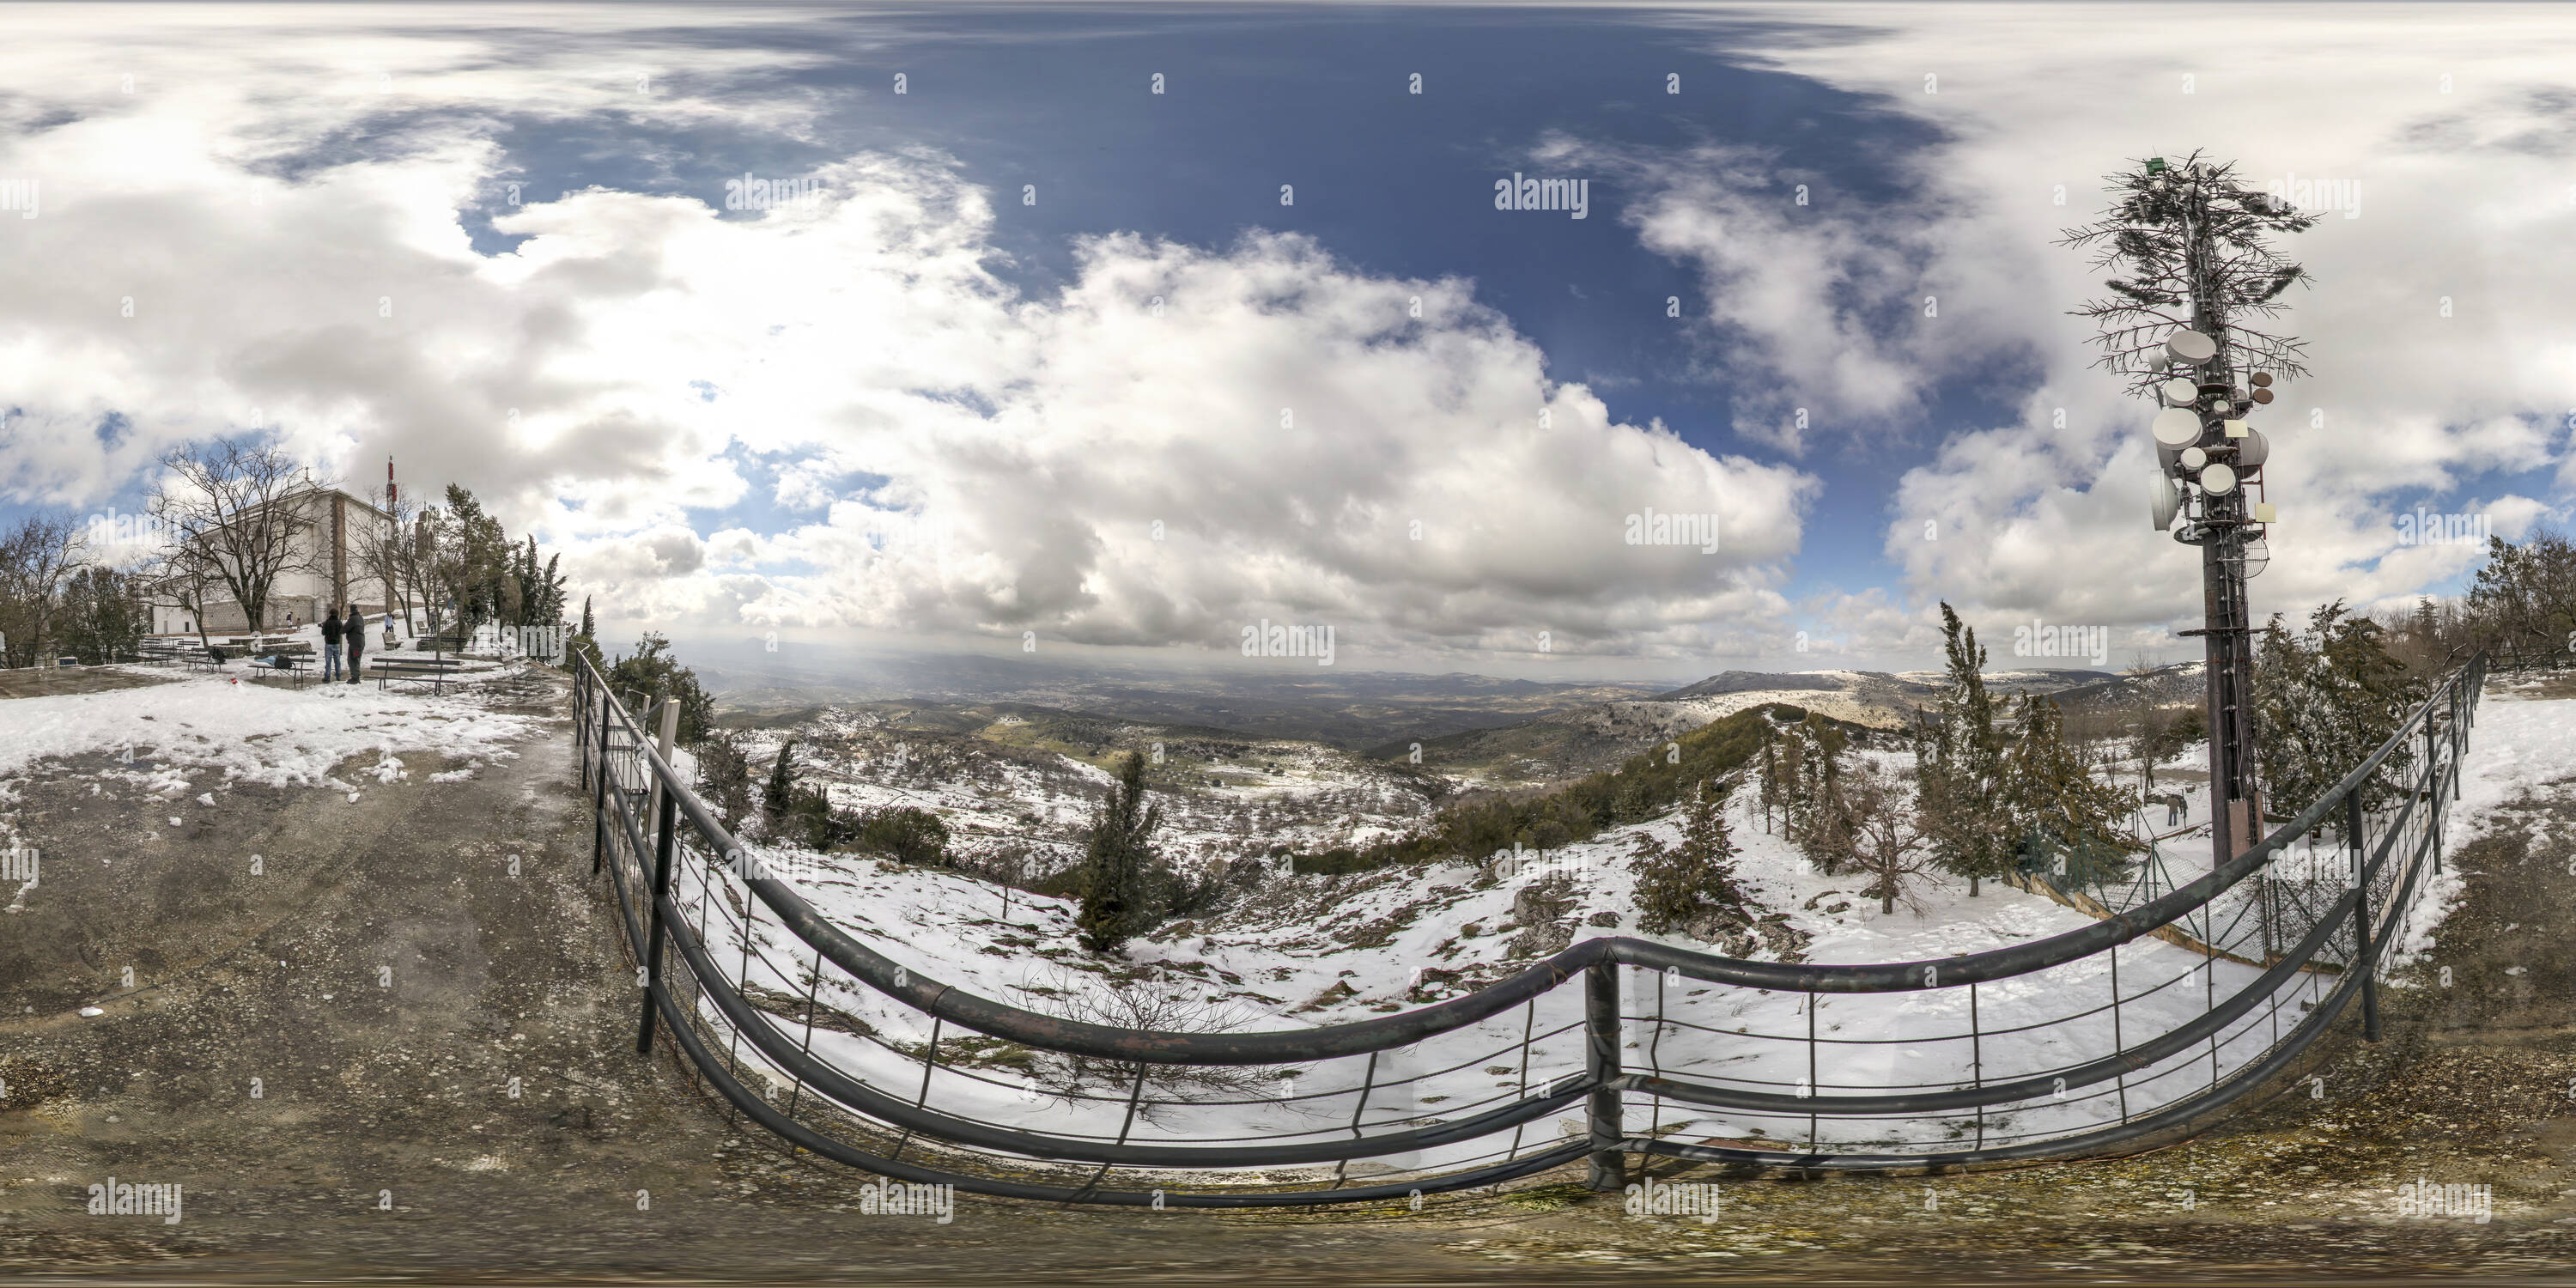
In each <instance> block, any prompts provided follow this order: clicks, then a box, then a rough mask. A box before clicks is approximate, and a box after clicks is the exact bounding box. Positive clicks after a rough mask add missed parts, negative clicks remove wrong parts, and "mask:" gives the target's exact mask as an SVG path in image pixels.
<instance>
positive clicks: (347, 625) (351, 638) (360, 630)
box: [340, 604, 367, 684]
mask: <svg viewBox="0 0 2576 1288" xmlns="http://www.w3.org/2000/svg"><path fill="white" fill-rule="evenodd" d="M340 635H341V638H342V641H343V642H344V643H346V644H347V645H348V646H349V683H351V684H356V683H357V682H358V657H359V655H360V654H362V653H365V652H366V651H367V618H366V615H365V614H363V613H360V612H359V611H358V606H357V605H356V604H351V605H349V619H348V620H347V621H345V622H342V623H340Z"/></svg>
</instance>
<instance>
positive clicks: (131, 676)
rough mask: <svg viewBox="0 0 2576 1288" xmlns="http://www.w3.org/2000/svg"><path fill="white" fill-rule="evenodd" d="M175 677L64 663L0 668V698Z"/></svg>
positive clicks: (102, 690) (94, 690) (151, 682)
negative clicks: (43, 667)
mask: <svg viewBox="0 0 2576 1288" xmlns="http://www.w3.org/2000/svg"><path fill="white" fill-rule="evenodd" d="M174 678H175V677H172V676H166V675H154V674H152V673H150V672H147V671H141V670H137V669H135V668H132V667H114V666H64V667H49V668H47V669H45V670H41V671H39V670H34V669H25V670H16V671H0V699H5V698H50V697H53V696H55V695H57V694H64V693H105V692H106V691H108V690H109V689H140V688H144V687H146V686H148V685H154V684H169V683H171V682H172V681H173V679H174Z"/></svg>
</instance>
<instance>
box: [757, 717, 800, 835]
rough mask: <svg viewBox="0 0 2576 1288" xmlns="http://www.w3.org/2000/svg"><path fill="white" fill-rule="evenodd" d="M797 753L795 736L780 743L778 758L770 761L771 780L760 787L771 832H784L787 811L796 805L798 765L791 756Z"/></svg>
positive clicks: (763, 810) (780, 833) (761, 806)
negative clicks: (792, 761) (792, 760)
mask: <svg viewBox="0 0 2576 1288" xmlns="http://www.w3.org/2000/svg"><path fill="white" fill-rule="evenodd" d="M795 754H796V740H795V739H793V738H790V739H788V740H787V741H785V742H783V743H780V744H779V745H778V759H777V760H775V761H772V762H770V766H769V781H768V782H767V783H766V784H763V785H762V787H761V789H760V809H761V812H762V813H763V814H765V815H767V816H768V818H769V833H770V835H772V836H779V835H783V834H784V829H785V827H786V825H787V813H788V811H789V810H791V809H793V808H795V805H796V766H795V765H794V764H793V763H791V761H790V757H793V756H794V755H795Z"/></svg>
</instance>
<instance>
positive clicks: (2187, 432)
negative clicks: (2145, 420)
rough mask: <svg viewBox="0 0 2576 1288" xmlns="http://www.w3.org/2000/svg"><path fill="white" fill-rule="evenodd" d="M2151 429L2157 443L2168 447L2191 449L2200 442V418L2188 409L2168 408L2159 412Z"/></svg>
mask: <svg viewBox="0 0 2576 1288" xmlns="http://www.w3.org/2000/svg"><path fill="white" fill-rule="evenodd" d="M2151 428H2152V429H2153V430H2154V431H2155V435H2156V441H2157V442H2159V443H2162V444H2164V445H2165V446H2167V447H2177V448H2179V447H2189V446H2191V445H2192V444H2194V443H2197V442H2199V441H2200V417H2199V416H2198V415H2197V414H2195V413H2194V412H2193V411H2192V410H2191V409H2190V408H2188V407H2167V408H2165V409H2164V410H2163V411H2160V412H2157V413H2156V419H2155V421H2154V423H2153V424H2152V426H2151Z"/></svg>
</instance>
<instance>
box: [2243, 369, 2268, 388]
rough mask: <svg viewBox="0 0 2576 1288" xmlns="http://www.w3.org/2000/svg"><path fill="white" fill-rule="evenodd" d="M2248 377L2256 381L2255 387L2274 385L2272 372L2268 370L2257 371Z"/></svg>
mask: <svg viewBox="0 0 2576 1288" xmlns="http://www.w3.org/2000/svg"><path fill="white" fill-rule="evenodd" d="M2247 379H2250V380H2252V381H2253V382H2254V387H2255V388H2257V389H2269V388H2271V387H2272V373H2271V372H2268V371H2257V372H2255V373H2254V374H2253V375H2252V376H2249V377H2247Z"/></svg>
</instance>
